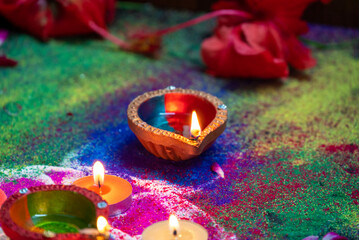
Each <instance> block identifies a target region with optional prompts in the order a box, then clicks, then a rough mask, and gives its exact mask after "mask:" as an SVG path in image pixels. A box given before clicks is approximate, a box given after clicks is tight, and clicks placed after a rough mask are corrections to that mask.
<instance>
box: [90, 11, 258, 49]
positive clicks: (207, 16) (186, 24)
mask: <svg viewBox="0 0 359 240" xmlns="http://www.w3.org/2000/svg"><path fill="white" fill-rule="evenodd" d="M219 16H238V17H241V18H243V19H244V20H249V19H252V18H253V16H252V15H251V14H249V13H247V12H244V11H239V10H233V9H223V10H218V11H214V12H210V13H207V14H205V15H202V16H199V17H197V18H194V19H191V20H189V21H187V22H184V23H180V24H177V25H175V26H172V27H169V28H165V29H162V30H158V31H156V32H153V33H148V34H145V35H144V36H142V37H153V36H156V37H161V36H164V35H166V34H170V33H173V32H176V31H178V30H181V29H183V28H187V27H190V26H193V25H196V24H198V23H201V22H204V21H207V20H209V19H212V18H215V17H219ZM88 25H89V27H90V28H91V29H92V30H94V31H95V32H96V33H98V34H99V35H100V36H102V37H103V38H105V39H107V40H109V41H111V42H113V43H114V44H116V45H117V46H119V47H120V48H122V49H125V50H130V48H131V46H130V44H129V43H127V42H125V41H123V40H121V39H119V38H118V37H116V36H114V35H112V34H111V33H109V32H108V31H107V30H106V29H104V28H102V27H100V26H98V25H97V24H96V23H94V22H93V21H90V22H89V23H88Z"/></svg>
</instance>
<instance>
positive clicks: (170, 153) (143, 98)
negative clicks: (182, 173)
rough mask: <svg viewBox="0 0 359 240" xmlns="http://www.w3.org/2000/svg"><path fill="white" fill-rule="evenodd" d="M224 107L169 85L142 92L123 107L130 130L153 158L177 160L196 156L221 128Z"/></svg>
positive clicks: (205, 95) (211, 98) (204, 95)
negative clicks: (125, 109) (126, 107)
mask: <svg viewBox="0 0 359 240" xmlns="http://www.w3.org/2000/svg"><path fill="white" fill-rule="evenodd" d="M227 114H228V113H227V107H226V105H224V104H223V102H222V101H221V100H219V99H218V98H217V97H214V96H212V95H210V94H208V93H205V92H201V91H195V90H190V89H181V88H175V87H173V86H170V87H168V88H166V89H162V90H157V91H152V92H146V93H144V94H143V95H140V96H138V97H137V98H135V99H134V100H133V101H132V102H131V103H130V105H129V106H128V109H127V118H128V124H129V127H130V129H131V130H132V131H133V132H134V133H135V135H136V136H137V138H138V140H139V141H140V142H141V143H142V145H143V146H144V147H145V148H146V149H147V150H148V151H149V152H151V153H152V154H154V155H155V156H157V157H160V158H163V159H168V160H173V161H181V160H186V159H190V158H193V157H196V156H198V155H200V154H201V153H202V152H204V151H205V150H206V149H208V148H209V147H210V146H211V145H212V144H213V143H214V141H215V140H216V139H217V137H218V136H219V135H220V134H221V133H222V132H223V131H224V129H225V128H226V123H227Z"/></svg>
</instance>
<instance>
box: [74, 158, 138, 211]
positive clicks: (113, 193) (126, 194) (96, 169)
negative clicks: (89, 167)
mask: <svg viewBox="0 0 359 240" xmlns="http://www.w3.org/2000/svg"><path fill="white" fill-rule="evenodd" d="M73 184H74V185H76V186H79V187H83V188H86V189H88V190H91V191H93V192H96V193H97V194H99V195H100V196H101V197H102V198H103V199H105V200H106V201H107V202H108V204H109V210H110V216H111V217H113V216H116V215H119V214H121V213H124V212H125V211H127V210H128V209H129V208H130V206H131V203H132V186H131V184H130V183H129V182H128V181H127V180H125V179H123V178H120V177H117V176H112V175H107V174H106V175H105V168H104V166H103V165H102V163H101V162H99V161H96V162H95V164H94V166H93V176H87V177H83V178H80V179H77V180H76V181H75V182H74V183H73Z"/></svg>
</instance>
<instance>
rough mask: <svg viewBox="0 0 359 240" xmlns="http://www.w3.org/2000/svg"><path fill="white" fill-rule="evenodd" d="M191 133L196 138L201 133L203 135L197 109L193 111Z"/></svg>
mask: <svg viewBox="0 0 359 240" xmlns="http://www.w3.org/2000/svg"><path fill="white" fill-rule="evenodd" d="M191 135H192V136H193V137H195V138H197V137H198V136H199V135H201V127H200V126H199V122H198V117H197V113H196V111H193V112H192V122H191Z"/></svg>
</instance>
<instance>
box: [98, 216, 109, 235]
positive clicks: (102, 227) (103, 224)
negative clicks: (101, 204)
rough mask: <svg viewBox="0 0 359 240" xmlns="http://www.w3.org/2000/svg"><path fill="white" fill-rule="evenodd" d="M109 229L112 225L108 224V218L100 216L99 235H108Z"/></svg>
mask: <svg viewBox="0 0 359 240" xmlns="http://www.w3.org/2000/svg"><path fill="white" fill-rule="evenodd" d="M109 227H110V225H109V224H108V222H107V220H106V218H104V217H103V216H99V217H98V218H97V230H98V231H99V233H101V234H104V233H106V231H108V230H109Z"/></svg>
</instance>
